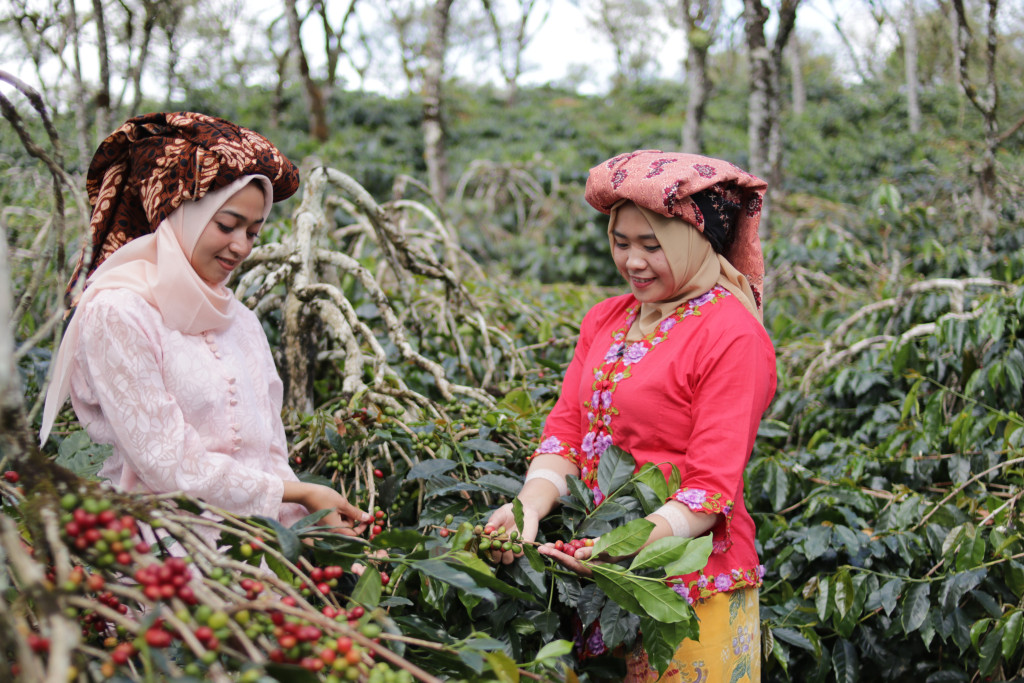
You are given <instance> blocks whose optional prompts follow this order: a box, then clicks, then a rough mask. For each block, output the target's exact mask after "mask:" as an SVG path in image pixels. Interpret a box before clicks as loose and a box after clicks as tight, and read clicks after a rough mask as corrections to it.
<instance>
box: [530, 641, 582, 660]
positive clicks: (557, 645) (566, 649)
mask: <svg viewBox="0 0 1024 683" xmlns="http://www.w3.org/2000/svg"><path fill="white" fill-rule="evenodd" d="M570 652H572V641H569V640H552V641H551V642H550V643H547V644H546V645H545V646H544V647H542V648H541V649H540V651H539V652H537V656H535V657H534V658H533V662H534V663H536V662H540V661H543V660H545V659H554V658H555V657H564V656H565V655H567V654H569V653H570Z"/></svg>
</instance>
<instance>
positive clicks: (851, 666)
mask: <svg viewBox="0 0 1024 683" xmlns="http://www.w3.org/2000/svg"><path fill="white" fill-rule="evenodd" d="M858 668H859V667H858V666H857V648H855V647H854V646H853V643H851V642H850V641H848V640H846V639H845V638H844V639H841V640H838V641H836V644H835V646H834V647H833V648H832V671H833V672H835V675H836V683H856V681H857V669H858Z"/></svg>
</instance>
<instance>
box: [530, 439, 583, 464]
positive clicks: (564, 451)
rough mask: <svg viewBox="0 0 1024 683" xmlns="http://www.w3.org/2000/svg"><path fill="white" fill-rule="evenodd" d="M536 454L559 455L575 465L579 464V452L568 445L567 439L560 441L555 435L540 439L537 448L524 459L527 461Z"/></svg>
mask: <svg viewBox="0 0 1024 683" xmlns="http://www.w3.org/2000/svg"><path fill="white" fill-rule="evenodd" d="M538 455H560V456H562V457H563V458H565V459H566V460H568V461H569V462H571V463H572V464H573V465H576V467H579V466H580V452H579V451H577V450H576V449H575V448H573V447H572V446H571V445H569V442H568V441H562V440H561V439H559V438H558V437H557V436H549V437H547V438H546V439H544V440H543V441H541V442H540V445H539V446H537V450H535V451H534V452H533V453H532V454H531V455H530V457H528V458H527V459H526V460H527V462H529V461H530V460H533V459H534V458H536V457H537V456H538Z"/></svg>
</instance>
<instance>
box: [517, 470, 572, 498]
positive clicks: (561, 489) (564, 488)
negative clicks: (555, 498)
mask: <svg viewBox="0 0 1024 683" xmlns="http://www.w3.org/2000/svg"><path fill="white" fill-rule="evenodd" d="M531 479H544V480H547V481H550V482H551V483H552V484H554V485H555V488H556V489H558V495H560V496H564V495H566V494H567V493H569V485H568V484H566V483H565V475H564V474H559V473H558V472H555V471H554V470H549V469H537V470H530V471H529V472H527V473H526V481H524V482H523V484H524V485H525V484H526V482H528V481H530V480H531Z"/></svg>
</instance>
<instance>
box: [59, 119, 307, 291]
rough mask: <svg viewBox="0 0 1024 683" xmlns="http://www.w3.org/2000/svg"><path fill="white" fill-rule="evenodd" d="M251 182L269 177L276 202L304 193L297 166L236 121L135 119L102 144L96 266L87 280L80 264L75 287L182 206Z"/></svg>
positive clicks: (96, 187)
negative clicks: (244, 180)
mask: <svg viewBox="0 0 1024 683" xmlns="http://www.w3.org/2000/svg"><path fill="white" fill-rule="evenodd" d="M246 175H262V176H266V177H267V178H268V179H269V180H270V183H271V185H272V187H273V193H274V196H273V200H274V201H275V202H277V201H281V200H282V199H287V198H288V197H290V196H292V195H293V194H295V191H296V190H297V189H298V187H299V171H298V169H297V168H296V167H295V164H293V163H292V162H291V161H289V160H288V159H287V158H286V157H285V156H284V155H283V154H282V153H281V152H280V151H279V150H278V149H277V148H276V147H275V146H274V145H273V144H272V143H271V142H270V141H269V140H267V139H266V138H265V137H263V136H262V135H260V134H259V133H256V132H254V131H251V130H248V129H247V128H242V127H241V126H237V125H235V124H234V123H231V122H230V121H225V120H224V119H220V118H217V117H215V116H207V115H205V114H197V113H193V112H177V113H157V114H145V115H143V116H137V117H135V118H132V119H129V120H128V121H126V122H125V123H124V124H123V125H122V126H121V127H120V128H118V129H117V130H116V131H114V132H113V133H112V134H111V135H110V137H108V138H107V139H106V140H104V141H103V142H102V143H101V144H100V146H99V149H98V150H96V155H95V156H94V157H93V160H92V163H91V164H90V166H89V172H88V175H87V176H86V190H87V191H88V193H89V203H90V204H91V205H92V218H91V220H90V232H91V234H92V245H91V250H92V259H91V262H90V264H89V270H88V272H86V273H82V272H81V269H82V263H83V261H84V258H83V259H82V260H80V261H79V264H78V266H77V267H76V268H75V274H74V276H73V277H72V279H71V284H72V285H73V284H74V283H75V281H76V280H77V278H78V277H79V276H80V275H84V276H88V275H89V274H91V273H92V272H93V271H94V270H95V269H96V267H97V266H99V265H100V263H102V262H103V261H104V259H106V258H107V257H108V256H110V254H112V253H113V252H115V251H116V250H117V249H119V248H121V247H122V246H124V245H125V244H127V243H128V242H130V241H132V240H133V239H135V238H136V237H140V236H142V235H147V234H149V233H152V232H153V231H154V230H156V228H157V226H158V225H160V223H161V222H162V221H163V220H164V219H165V218H167V217H168V216H169V215H170V214H171V213H172V212H173V211H174V210H175V209H176V208H178V207H179V206H181V204H182V203H183V202H186V201H196V200H198V199H201V198H202V197H203V196H204V195H205V194H206V193H207V192H210V191H212V190H217V189H219V188H222V187H224V186H226V185H229V184H231V183H232V182H234V181H235V180H237V179H238V178H241V177H243V176H246ZM83 257H84V254H83ZM69 289H70V287H69Z"/></svg>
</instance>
